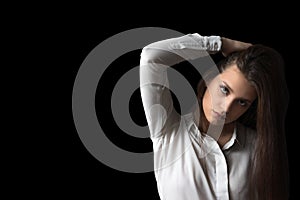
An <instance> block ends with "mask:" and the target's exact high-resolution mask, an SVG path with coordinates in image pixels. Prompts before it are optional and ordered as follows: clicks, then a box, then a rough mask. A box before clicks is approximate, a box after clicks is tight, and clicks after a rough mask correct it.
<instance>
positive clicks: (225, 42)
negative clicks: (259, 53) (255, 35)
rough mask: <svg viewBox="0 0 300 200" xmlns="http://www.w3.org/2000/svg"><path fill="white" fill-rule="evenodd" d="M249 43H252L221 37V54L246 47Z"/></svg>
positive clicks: (226, 54)
mask: <svg viewBox="0 0 300 200" xmlns="http://www.w3.org/2000/svg"><path fill="white" fill-rule="evenodd" d="M251 45H252V44H251V43H246V42H241V41H237V40H232V39H229V38H225V37H222V47H221V51H222V54H223V56H225V57H226V56H228V55H229V54H230V53H232V52H235V51H241V50H244V49H247V48H248V47H249V46H251Z"/></svg>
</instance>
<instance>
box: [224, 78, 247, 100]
mask: <svg viewBox="0 0 300 200" xmlns="http://www.w3.org/2000/svg"><path fill="white" fill-rule="evenodd" d="M222 82H223V84H224V85H225V86H226V87H227V88H228V90H230V91H231V92H232V93H234V91H233V90H232V88H231V87H229V85H228V84H227V83H226V82H225V81H222ZM239 99H240V100H243V101H247V102H248V103H252V101H250V100H249V99H245V98H239Z"/></svg>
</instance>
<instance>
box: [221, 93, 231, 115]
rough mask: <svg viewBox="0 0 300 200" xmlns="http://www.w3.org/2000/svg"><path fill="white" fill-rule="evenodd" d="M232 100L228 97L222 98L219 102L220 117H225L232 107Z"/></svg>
mask: <svg viewBox="0 0 300 200" xmlns="http://www.w3.org/2000/svg"><path fill="white" fill-rule="evenodd" d="M233 101H234V99H232V98H230V97H226V98H223V99H222V100H221V102H220V110H219V111H220V113H221V114H222V115H227V114H228V113H229V111H230V109H231V107H232V104H233Z"/></svg>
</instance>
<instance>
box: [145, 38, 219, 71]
mask: <svg viewBox="0 0 300 200" xmlns="http://www.w3.org/2000/svg"><path fill="white" fill-rule="evenodd" d="M221 46H222V41H221V37H219V36H201V35H199V34H197V33H195V34H187V35H184V36H182V37H177V38H171V39H167V40H162V41H158V42H155V43H152V44H149V45H147V46H146V47H144V48H143V50H142V54H141V65H143V64H147V63H157V64H162V65H166V66H172V65H174V64H177V63H179V62H181V61H184V60H193V59H197V58H200V57H204V56H207V55H208V53H215V52H218V51H220V50H221Z"/></svg>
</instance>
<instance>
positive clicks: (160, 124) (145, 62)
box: [140, 33, 222, 138]
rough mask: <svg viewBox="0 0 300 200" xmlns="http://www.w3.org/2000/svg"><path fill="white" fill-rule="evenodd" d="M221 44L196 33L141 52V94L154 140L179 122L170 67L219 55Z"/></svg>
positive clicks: (211, 37) (219, 40) (216, 38)
mask: <svg viewBox="0 0 300 200" xmlns="http://www.w3.org/2000/svg"><path fill="white" fill-rule="evenodd" d="M221 45H222V42H221V38H220V37H219V36H201V35H199V34H198V33H194V34H187V35H184V36H181V37H177V38H171V39H166V40H161V41H158V42H154V43H151V44H149V45H147V46H145V47H144V48H143V49H142V53H141V58H140V91H141V97H142V102H143V107H144V111H145V115H146V119H147V123H148V126H149V129H150V136H151V137H152V138H156V137H160V136H162V135H164V134H166V133H168V132H171V131H170V129H172V128H174V127H173V126H174V125H175V124H176V123H177V122H178V120H180V116H179V115H178V113H177V112H176V111H175V109H174V107H173V101H172V97H171V93H170V90H169V81H168V77H167V69H168V67H170V66H172V65H175V64H177V63H180V62H182V61H184V60H194V59H197V58H200V57H204V56H207V55H208V54H209V53H216V52H218V51H220V49H221Z"/></svg>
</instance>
